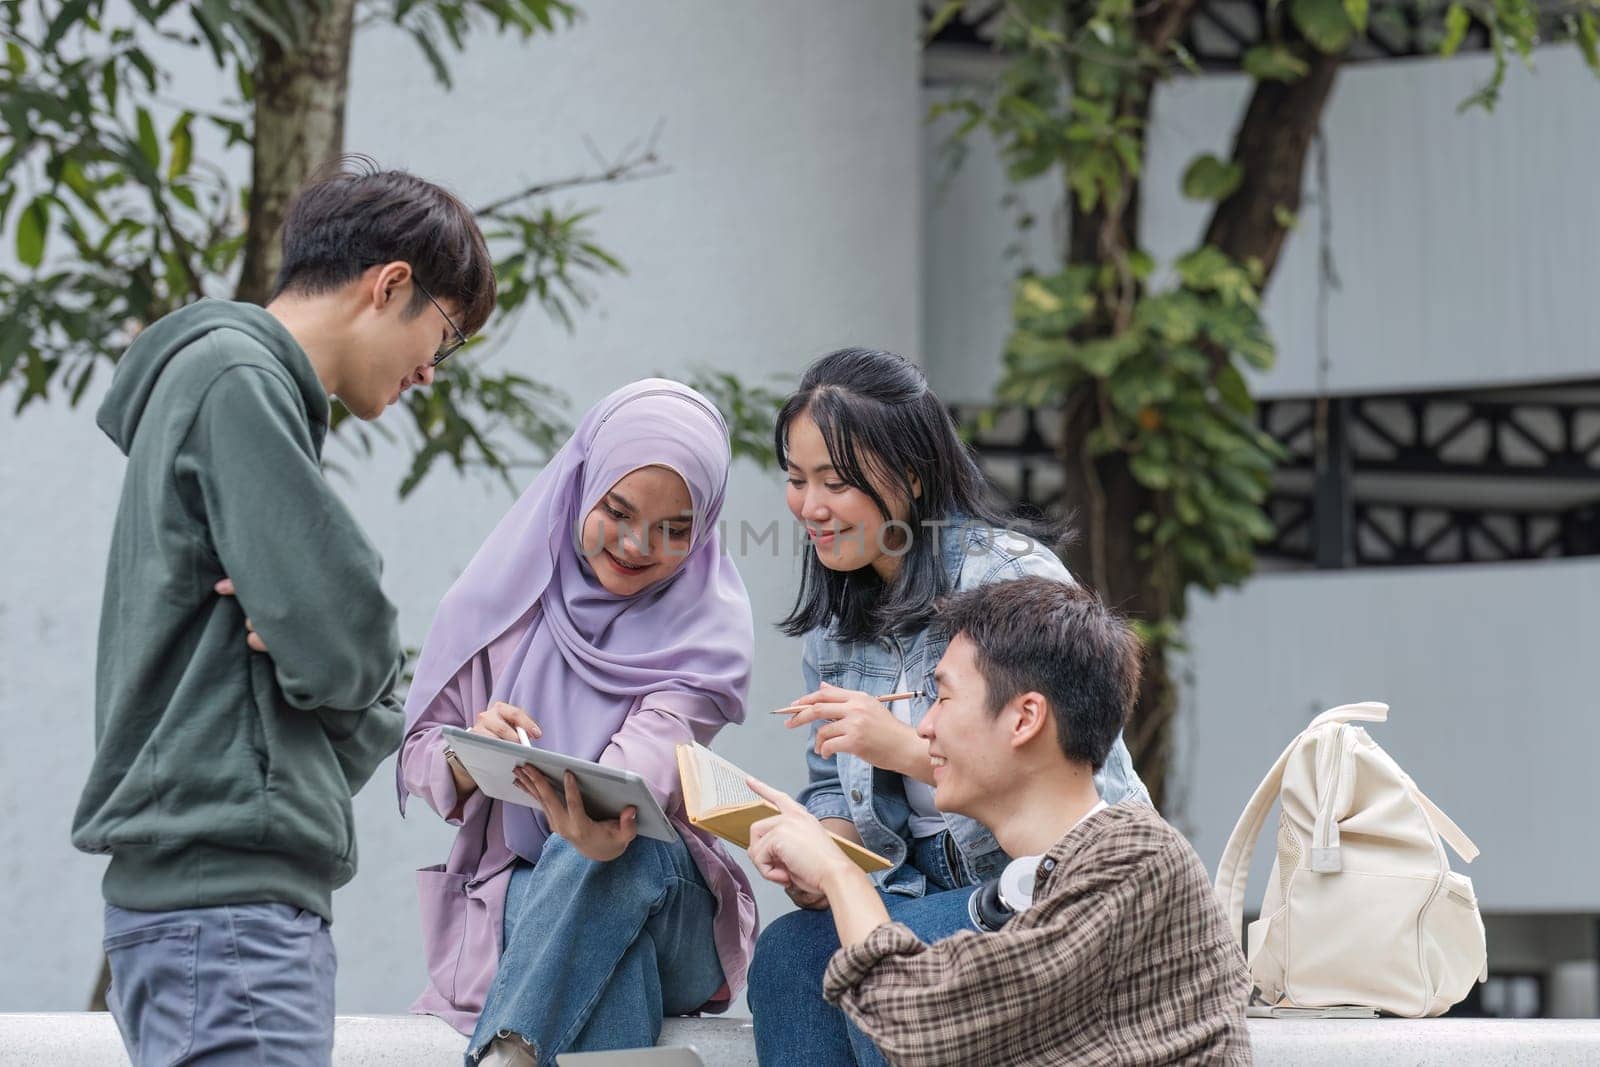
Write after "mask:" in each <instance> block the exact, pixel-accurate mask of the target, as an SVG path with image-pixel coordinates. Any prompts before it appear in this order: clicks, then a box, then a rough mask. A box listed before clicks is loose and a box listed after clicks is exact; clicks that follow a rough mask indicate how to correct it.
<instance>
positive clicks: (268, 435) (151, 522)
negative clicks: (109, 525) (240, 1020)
mask: <svg viewBox="0 0 1600 1067" xmlns="http://www.w3.org/2000/svg"><path fill="white" fill-rule="evenodd" d="M328 414H329V409H328V397H327V394H326V392H325V391H324V389H323V387H322V384H321V383H320V382H319V381H318V379H317V375H316V372H315V371H314V370H313V369H312V367H311V361H310V360H309V359H308V358H307V357H306V354H305V352H304V351H303V350H302V349H301V348H300V346H299V344H297V343H296V342H295V339H294V338H293V337H292V336H291V335H290V334H289V331H288V330H286V329H285V328H284V327H283V325H282V323H280V322H278V320H277V319H275V318H274V317H273V316H271V315H270V314H268V313H267V312H266V311H264V310H263V309H261V308H259V307H256V306H254V305H251V304H235V303H228V302H225V301H220V300H202V301H200V302H199V303H197V304H193V305H191V306H189V307H186V308H184V309H182V310H181V311H177V312H174V313H173V314H171V315H168V316H167V317H166V318H164V319H162V320H160V321H159V322H157V323H155V324H154V325H152V326H150V327H149V328H148V329H146V330H145V331H144V332H143V333H142V334H140V335H139V337H138V339H137V340H136V341H135V342H134V343H133V345H132V347H130V348H129V349H128V351H127V353H126V354H125V355H124V356H123V357H122V360H121V362H119V363H118V364H117V370H116V375H115V377H114V379H113V380H112V384H111V391H110V393H109V394H108V395H107V396H106V399H105V402H104V403H103V404H102V405H101V406H100V413H99V418H98V422H99V425H100V428H101V429H102V430H104V431H105V432H106V434H107V435H109V436H110V438H111V440H112V441H114V442H116V445H117V447H118V448H120V449H121V450H122V451H123V452H124V453H125V454H126V455H127V457H128V469H127V473H126V476H125V479H124V481H123V486H122V499H121V502H120V503H119V504H118V507H117V521H116V526H115V528H114V530H113V532H112V537H111V557H110V561H109V564H108V566H107V570H106V588H105V599H104V602H103V605H102V610H101V617H100V647H99V655H98V661H97V663H96V667H97V670H96V678H95V738H96V751H95V759H94V765H93V767H92V768H91V770H90V772H89V781H88V783H87V784H86V785H85V787H84V790H83V796H82V798H81V799H80V800H79V803H78V811H77V814H76V816H75V817H74V819H73V825H72V843H73V844H74V845H76V846H77V847H78V848H80V849H82V850H83V851H85V852H104V853H110V855H111V864H110V866H109V868H108V869H107V870H106V876H105V883H104V892H105V898H106V900H107V901H109V902H111V903H112V904H116V905H118V906H120V907H124V908H132V909H136V910H141V911H169V910H174V909H178V908H194V907H208V906H214V905H218V904H233V903H245V902H263V901H275V902H279V903H285V904H291V905H294V906H296V907H300V908H306V909H309V910H311V911H314V912H316V913H317V914H319V915H321V916H322V917H324V918H326V919H329V920H330V921H331V919H332V911H333V907H332V895H333V890H334V889H335V888H337V887H338V886H341V885H343V884H344V883H346V882H348V881H349V880H350V879H351V877H352V876H354V874H355V870H356V838H355V821H354V816H353V814H352V812H351V807H350V798H351V795H352V794H354V793H355V792H356V791H357V790H358V789H360V788H361V786H362V785H363V784H364V783H365V782H366V780H367V779H368V778H369V777H371V775H372V772H373V771H374V770H375V769H376V768H377V765H378V764H379V762H381V761H382V760H383V759H384V757H386V756H388V755H389V754H390V753H391V752H393V751H394V750H395V748H396V747H397V746H398V745H399V743H400V734H401V730H402V727H403V725H404V716H403V712H402V709H401V707H400V705H399V703H398V702H397V701H396V700H395V699H394V698H393V697H392V695H391V692H392V690H393V689H394V686H395V682H396V681H397V680H398V678H399V677H400V670H401V665H402V663H403V656H402V654H401V651H400V643H399V639H398V636H397V633H396V629H395V611H394V607H393V605H391V604H390V603H389V601H388V599H387V598H385V596H384V595H383V591H382V589H381V588H380V587H379V574H380V569H381V563H380V560H379V558H378V554H377V552H376V551H375V550H374V549H373V547H372V545H371V544H370V543H369V542H368V541H367V539H366V537H365V536H364V535H363V534H362V532H361V530H360V529H359V528H358V527H357V526H356V522H355V519H354V517H353V516H351V514H350V512H349V511H348V510H347V509H346V508H345V506H344V504H343V503H342V502H340V500H339V499H338V497H336V496H335V495H334V493H333V491H332V489H331V488H330V487H329V485H328V483H327V481H326V480H325V479H324V478H323V475H322V469H321V466H320V460H321V454H322V442H323V438H324V437H325V435H326V433H327V428H328ZM223 577H228V578H232V579H233V581H234V585H235V588H236V590H237V592H238V596H237V597H224V596H219V595H218V594H217V593H216V592H214V591H213V589H212V587H213V586H214V585H215V584H216V582H217V581H218V580H219V579H221V578H223ZM247 616H248V617H249V619H250V621H251V623H252V624H253V625H254V627H255V629H256V632H257V633H259V634H260V635H261V638H262V640H263V641H265V642H266V645H267V649H268V651H267V652H266V653H265V654H263V653H259V652H254V651H251V650H250V648H249V647H248V646H247V645H246V644H245V636H246V631H245V619H246V617H247Z"/></svg>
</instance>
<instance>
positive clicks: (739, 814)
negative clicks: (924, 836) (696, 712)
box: [678, 744, 892, 873]
mask: <svg viewBox="0 0 1600 1067" xmlns="http://www.w3.org/2000/svg"><path fill="white" fill-rule="evenodd" d="M678 770H679V772H680V774H681V776H682V778H683V802H684V807H685V808H686V810H687V814H688V816H689V821H690V822H691V823H693V824H694V825H695V826H699V827H701V828H702V829H705V830H709V831H710V832H712V833H714V834H716V835H717V836H718V837H720V838H722V839H723V840H724V841H731V842H733V843H734V844H736V845H738V846H739V847H740V848H749V847H750V828H751V826H753V825H754V824H755V823H757V822H759V821H760V820H762V819H765V818H767V817H768V816H770V815H776V814H778V809H777V808H775V807H773V806H772V805H771V804H769V803H768V802H767V801H765V800H762V799H761V798H760V797H759V796H757V795H756V793H755V791H754V790H753V789H751V788H750V786H749V785H748V784H746V782H745V773H744V771H741V770H740V769H739V768H738V767H737V766H735V765H734V764H732V763H729V762H728V761H727V760H725V759H723V758H722V757H721V756H719V755H717V754H716V753H714V752H712V751H711V750H710V749H709V748H706V747H705V746H704V745H700V744H680V745H679V746H678ZM828 836H829V837H831V838H833V840H834V843H835V844H837V845H838V846H839V848H840V849H842V850H843V851H844V853H845V855H847V856H849V857H850V859H851V860H852V861H854V863H855V864H856V866H858V867H860V868H861V869H862V870H864V871H867V872H869V873H870V872H872V871H883V870H888V869H889V867H891V866H892V864H891V863H890V862H889V861H888V860H886V859H884V858H883V857H882V856H880V855H878V854H877V853H875V852H872V851H870V850H868V849H865V848H862V847H861V846H860V845H858V844H856V843H855V842H854V841H849V840H846V839H845V838H842V837H840V836H839V835H838V834H835V833H829V835H828Z"/></svg>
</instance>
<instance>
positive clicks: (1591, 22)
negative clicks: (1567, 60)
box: [1569, 11, 1600, 74]
mask: <svg viewBox="0 0 1600 1067" xmlns="http://www.w3.org/2000/svg"><path fill="white" fill-rule="evenodd" d="M1569 29H1570V32H1571V33H1572V36H1573V39H1574V40H1576V41H1577V43H1578V50H1579V51H1580V52H1582V53H1583V61H1584V62H1585V63H1587V64H1588V65H1589V69H1590V70H1592V71H1594V73H1596V74H1600V17H1597V16H1596V14H1595V12H1593V11H1585V12H1583V13H1582V14H1580V15H1577V16H1574V17H1573V18H1572V20H1571V21H1570V23H1569Z"/></svg>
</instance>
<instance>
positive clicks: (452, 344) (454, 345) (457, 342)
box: [411, 277, 467, 367]
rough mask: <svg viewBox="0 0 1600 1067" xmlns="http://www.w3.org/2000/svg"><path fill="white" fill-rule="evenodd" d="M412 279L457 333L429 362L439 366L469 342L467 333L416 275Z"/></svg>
mask: <svg viewBox="0 0 1600 1067" xmlns="http://www.w3.org/2000/svg"><path fill="white" fill-rule="evenodd" d="M411 280H412V281H413V282H414V283H415V284H416V286H417V288H418V289H421V290H422V295H423V296H425V297H427V298H428V301H429V302H430V303H431V304H433V306H434V307H435V308H437V309H438V311H439V314H440V315H441V316H443V318H444V321H445V322H446V323H448V324H449V326H450V330H451V332H453V333H454V334H455V335H456V336H455V338H454V340H450V341H446V342H445V343H444V344H442V345H440V346H439V351H437V352H435V353H434V354H433V362H432V363H429V364H428V366H430V367H437V366H438V365H439V364H441V363H443V362H444V361H445V360H447V359H449V358H450V357H451V356H453V355H455V354H456V352H458V351H459V350H460V349H461V346H462V345H464V344H466V343H467V335H466V334H464V333H462V332H461V327H459V326H457V325H456V323H455V320H454V319H452V318H451V317H450V316H449V315H446V314H445V310H444V308H443V307H441V306H440V305H439V301H437V300H435V299H433V294H432V293H430V292H428V287H427V286H425V285H423V284H422V283H421V282H419V281H417V280H416V278H414V277H413V278H412V279H411Z"/></svg>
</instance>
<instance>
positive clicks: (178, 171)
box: [0, 0, 774, 1010]
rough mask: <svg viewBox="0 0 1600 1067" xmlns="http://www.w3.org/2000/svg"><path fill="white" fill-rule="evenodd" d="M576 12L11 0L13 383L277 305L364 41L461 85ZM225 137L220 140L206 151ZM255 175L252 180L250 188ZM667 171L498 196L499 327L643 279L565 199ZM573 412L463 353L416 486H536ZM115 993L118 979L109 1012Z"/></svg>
mask: <svg viewBox="0 0 1600 1067" xmlns="http://www.w3.org/2000/svg"><path fill="white" fill-rule="evenodd" d="M577 16H578V12H577V9H576V7H575V6H574V5H573V4H571V3H568V2H565V0H251V2H248V3H246V2H241V0H126V2H123V3H111V4H108V3H106V0H38V2H36V3H26V2H24V0H0V41H3V44H4V56H3V62H0V242H4V246H5V247H7V248H9V249H11V250H14V254H15V265H14V266H13V265H5V266H0V307H4V308H6V311H7V315H6V318H5V320H4V321H3V322H0V393H13V394H15V396H16V400H15V405H14V410H15V411H16V412H18V413H20V412H22V411H24V410H25V409H27V408H28V407H29V406H30V405H31V404H33V403H36V402H45V401H49V400H51V399H53V398H55V397H57V396H62V395H64V396H65V398H66V399H67V401H68V402H69V403H71V404H73V405H76V404H77V403H78V402H79V401H80V400H81V399H82V397H83V396H84V395H85V393H86V391H87V389H88V387H89V385H90V383H91V382H92V381H93V380H94V378H95V376H96V374H97V373H98V372H99V371H100V370H101V369H102V368H109V367H111V366H112V365H113V364H114V363H115V362H116V360H117V358H118V356H119V355H120V354H121V352H122V350H123V349H124V348H125V347H126V345H127V344H128V342H129V341H130V340H131V339H132V337H133V336H134V335H135V334H136V333H137V332H138V330H139V329H141V328H142V327H143V326H144V325H145V324H147V323H150V322H153V321H154V320H156V319H158V318H160V317H161V316H162V315H164V314H166V313H167V312H169V311H172V310H174V309H175V308H178V307H180V306H182V305H183V304H186V303H188V302H190V301H192V300H196V299H199V298H201V297H203V296H208V295H213V296H231V297H233V298H235V299H239V300H249V301H254V302H257V303H260V302H264V301H265V299H266V298H267V297H268V295H269V294H270V291H271V286H272V281H273V278H274V277H275V275H276V273H277V270H278V266H279V261H280V255H281V247H280V243H281V232H282V227H283V219H284V214H285V211H286V210H287V207H288V204H289V201H290V199H291V197H292V195H293V193H294V191H295V190H296V189H297V188H298V187H299V186H300V185H301V184H302V183H303V182H304V181H305V180H306V179H307V178H309V177H310V176H312V175H313V174H314V173H315V172H316V171H317V170H318V169H319V168H320V167H322V166H324V165H325V164H327V163H328V162H330V161H332V160H335V159H337V158H339V157H340V156H342V155H343V154H344V152H345V143H344V124H345V107H346V100H347V96H348V92H349V80H350V55H351V45H352V41H353V40H354V38H355V36H356V35H357V34H359V33H361V32H362V31H363V30H364V29H366V28H368V27H373V26H378V25H387V26H390V27H398V28H400V29H401V30H403V31H405V32H406V33H407V34H408V35H409V36H410V38H411V39H412V40H413V41H414V42H415V43H416V46H417V48H418V49H419V52H420V58H422V59H423V60H425V61H426V63H427V65H428V67H429V68H430V69H431V71H432V74H433V76H434V78H435V79H436V80H437V81H438V82H439V83H440V84H441V86H443V87H444V88H446V89H448V88H449V87H450V60H451V57H452V56H453V55H454V54H456V53H458V52H459V51H460V50H461V49H462V48H463V47H464V46H465V43H466V41H467V39H468V37H469V35H470V34H471V33H473V32H480V33H481V32H485V31H488V32H493V33H498V34H507V33H509V34H514V35H516V36H517V37H519V38H522V39H528V38H531V37H533V36H534V35H536V34H542V33H552V32H555V31H556V30H557V29H559V28H560V27H562V26H565V25H568V24H570V23H571V22H572V21H573V20H574V19H575V18H576V17H577ZM173 49H178V50H193V51H199V52H203V54H204V55H206V56H208V57H209V59H210V61H211V62H212V63H213V64H214V65H215V68H216V70H217V71H218V72H219V74H220V75H221V77H222V78H223V80H224V81H225V82H226V83H228V84H230V85H232V86H234V87H235V90H236V93H235V95H233V96H232V97H231V98H230V99H223V100H220V101H205V102H196V101H192V100H188V101H186V100H175V99H173V98H172V97H171V96H170V95H169V94H170V92H171V90H172V80H173V79H172V77H171V74H170V72H169V71H167V70H165V69H163V67H162V61H161V60H162V57H163V56H168V55H171V54H172V50H173ZM208 134H209V136H208ZM208 143H209V144H220V148H217V149H215V150H214V151H212V152H211V153H210V154H207V152H206V151H205V149H204V146H205V145H206V144H208ZM239 154H243V156H244V157H246V160H247V162H248V166H247V167H240V166H239V164H240V163H241V159H240V158H239ZM228 164H233V167H231V168H230V166H229V165H228ZM239 170H247V171H248V173H249V175H250V178H249V184H248V186H246V187H244V188H239V187H237V186H236V185H235V183H234V182H233V181H232V180H231V179H230V177H229V174H230V173H237V172H239ZM663 170H664V168H663V166H662V165H661V163H660V160H659V158H658V154H657V150H656V137H655V136H653V135H652V136H651V137H649V138H648V139H645V140H643V141H641V142H639V143H637V144H635V145H631V146H629V147H628V148H626V149H624V150H623V152H622V153H621V154H620V155H619V156H618V157H617V158H615V159H597V164H596V168H595V171H594V172H593V173H589V174H580V175H575V176H572V177H566V178H559V179H554V180H550V181H545V182H540V183H537V184H535V185H533V186H531V187H528V188H522V189H507V190H506V191H505V194H504V195H502V196H500V197H497V198H496V199H494V200H493V201H492V202H490V203H487V204H485V205H483V206H481V207H480V208H479V209H478V216H479V219H480V222H481V224H482V225H483V227H484V231H485V234H486V236H487V237H488V239H489V246H490V249H491V251H492V252H493V253H494V255H495V257H496V273H497V275H498V277H499V283H500V289H499V300H498V307H497V311H496V315H495V317H494V319H492V320H491V323H490V326H489V328H488V329H487V330H486V331H485V332H486V334H487V335H494V334H496V333H499V332H501V331H503V330H504V329H505V327H506V325H507V323H508V322H509V321H510V320H511V319H512V318H514V317H515V316H516V315H517V314H519V313H520V312H522V311H523V310H525V309H526V308H527V307H528V306H530V305H531V306H537V307H538V308H539V309H541V311H542V312H544V313H545V314H547V315H548V316H550V317H551V318H553V319H555V320H556V321H558V322H560V323H562V324H563V325H564V326H566V327H567V328H568V329H571V328H573V325H574V319H573V312H574V310H575V309H578V308H581V307H584V306H586V304H587V303H588V301H589V300H590V299H591V295H592V293H591V290H590V288H589V286H590V284H591V283H592V282H593V281H594V280H595V279H597V278H599V277H602V276H605V275H608V274H616V273H620V272H622V271H623V267H622V264H621V263H620V262H619V261H618V259H617V258H616V257H615V256H613V255H612V254H611V253H610V252H608V251H606V250H605V249H603V248H601V247H600V246H599V245H598V244H597V243H596V242H595V238H594V235H593V233H592V230H591V228H590V223H591V221H592V218H593V214H594V212H593V210H592V209H568V210H561V209H557V208H555V207H552V206H550V204H549V197H550V194H552V193H555V192H558V191H563V190H571V189H575V188H579V187H583V186H588V185H594V184H599V183H609V182H620V181H628V180H634V179H638V178H645V177H650V176H653V175H656V174H660V173H662V172H663ZM478 343H479V342H478V341H477V340H475V342H474V347H477V346H478ZM694 383H695V384H698V385H700V386H701V387H702V388H703V389H705V391H707V393H708V394H709V395H710V396H711V397H712V398H713V399H714V400H715V401H716V402H717V403H719V404H720V405H721V406H722V408H723V410H724V411H725V412H726V413H727V414H728V417H729V423H730V426H731V427H732V428H733V429H734V431H735V440H734V446H735V451H736V453H738V454H739V455H743V456H751V457H756V458H764V457H766V456H767V455H768V454H769V453H770V444H768V443H767V440H766V438H767V434H768V433H769V432H770V429H769V426H768V425H763V424H762V422H761V420H760V419H759V418H758V417H756V415H755V414H753V413H756V412H759V411H761V410H765V409H766V408H769V407H771V406H773V404H774V394H772V393H771V391H770V390H766V389H762V388H746V387H745V386H744V385H743V384H742V383H741V382H740V381H739V380H738V379H737V378H735V377H732V376H729V375H725V374H713V373H710V372H701V373H699V374H697V375H696V376H695V378H694ZM565 406H566V405H565V400H564V398H563V397H561V396H560V395H559V394H557V393H556V392H555V391H553V390H552V389H551V388H550V387H548V386H546V385H544V384H542V383H540V382H538V381H536V380H535V379H533V378H531V377H528V376H527V375H524V374H520V373H517V372H516V371H514V370H512V371H498V372H492V371H490V370H488V369H485V368H484V367H483V366H481V364H480V361H479V360H475V359H472V358H470V357H469V358H465V359H463V358H462V357H460V356H458V357H457V358H456V359H454V360H452V361H451V363H450V364H449V366H448V369H447V371H446V372H445V373H444V374H442V375H441V376H440V377H439V379H438V380H437V381H436V382H435V384H434V386H433V388H431V389H426V390H414V391H412V392H410V393H408V394H407V396H406V400H405V404H404V408H405V410H406V412H407V413H408V415H409V417H410V423H409V425H408V427H407V429H406V430H405V431H404V433H405V437H406V439H407V444H408V445H409V446H410V448H411V452H412V464H411V467H410V470H409V471H408V472H407V474H406V475H405V477H404V480H403V481H402V482H401V484H400V486H399V491H400V493H401V495H402V496H404V495H405V494H407V493H409V492H410V491H411V490H412V489H413V488H415V486H416V485H417V484H418V482H420V481H421V479H422V478H423V477H425V476H426V475H427V474H428V473H429V472H430V471H431V470H433V469H435V467H436V465H437V464H438V462H439V461H441V460H443V461H445V462H446V463H447V464H448V465H449V466H450V467H453V468H454V469H455V470H457V471H461V470H466V469H479V470H484V471H488V472H490V473H492V474H494V475H497V476H499V477H500V478H502V479H504V480H505V481H506V483H507V485H508V486H512V487H515V486H516V482H515V480H514V475H515V474H516V473H517V472H519V470H520V469H521V468H523V467H526V466H529V465H536V464H538V463H541V462H542V461H543V460H544V458H545V457H547V456H548V454H549V453H550V451H552V450H553V449H554V448H555V447H556V446H557V445H559V443H560V442H561V440H563V439H564V437H565V436H566V433H567V431H568V426H567V423H566V419H565V414H564V413H565ZM343 415H344V412H343V409H342V408H340V407H338V406H337V405H336V406H335V415H334V427H335V429H336V430H338V431H340V434H339V437H340V438H341V439H344V440H346V441H348V442H349V443H351V444H352V445H354V446H355V447H356V448H357V449H358V450H361V449H365V450H370V448H371V444H372V441H371V437H370V436H369V435H370V434H372V433H380V434H384V435H385V436H388V435H390V434H392V433H393V431H392V430H389V429H387V428H385V427H384V426H382V425H381V424H373V425H372V426H367V425H364V424H361V423H359V422H357V421H356V420H353V419H348V418H343V417H342V416H343ZM107 980H108V975H107V973H106V969H105V968H104V966H102V969H101V977H100V981H99V985H98V988H97V991H96V993H95V996H94V998H93V1000H92V1001H91V1006H92V1007H94V1008H97V1009H99V1010H103V1009H104V1005H105V1001H104V994H105V988H106V984H107Z"/></svg>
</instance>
